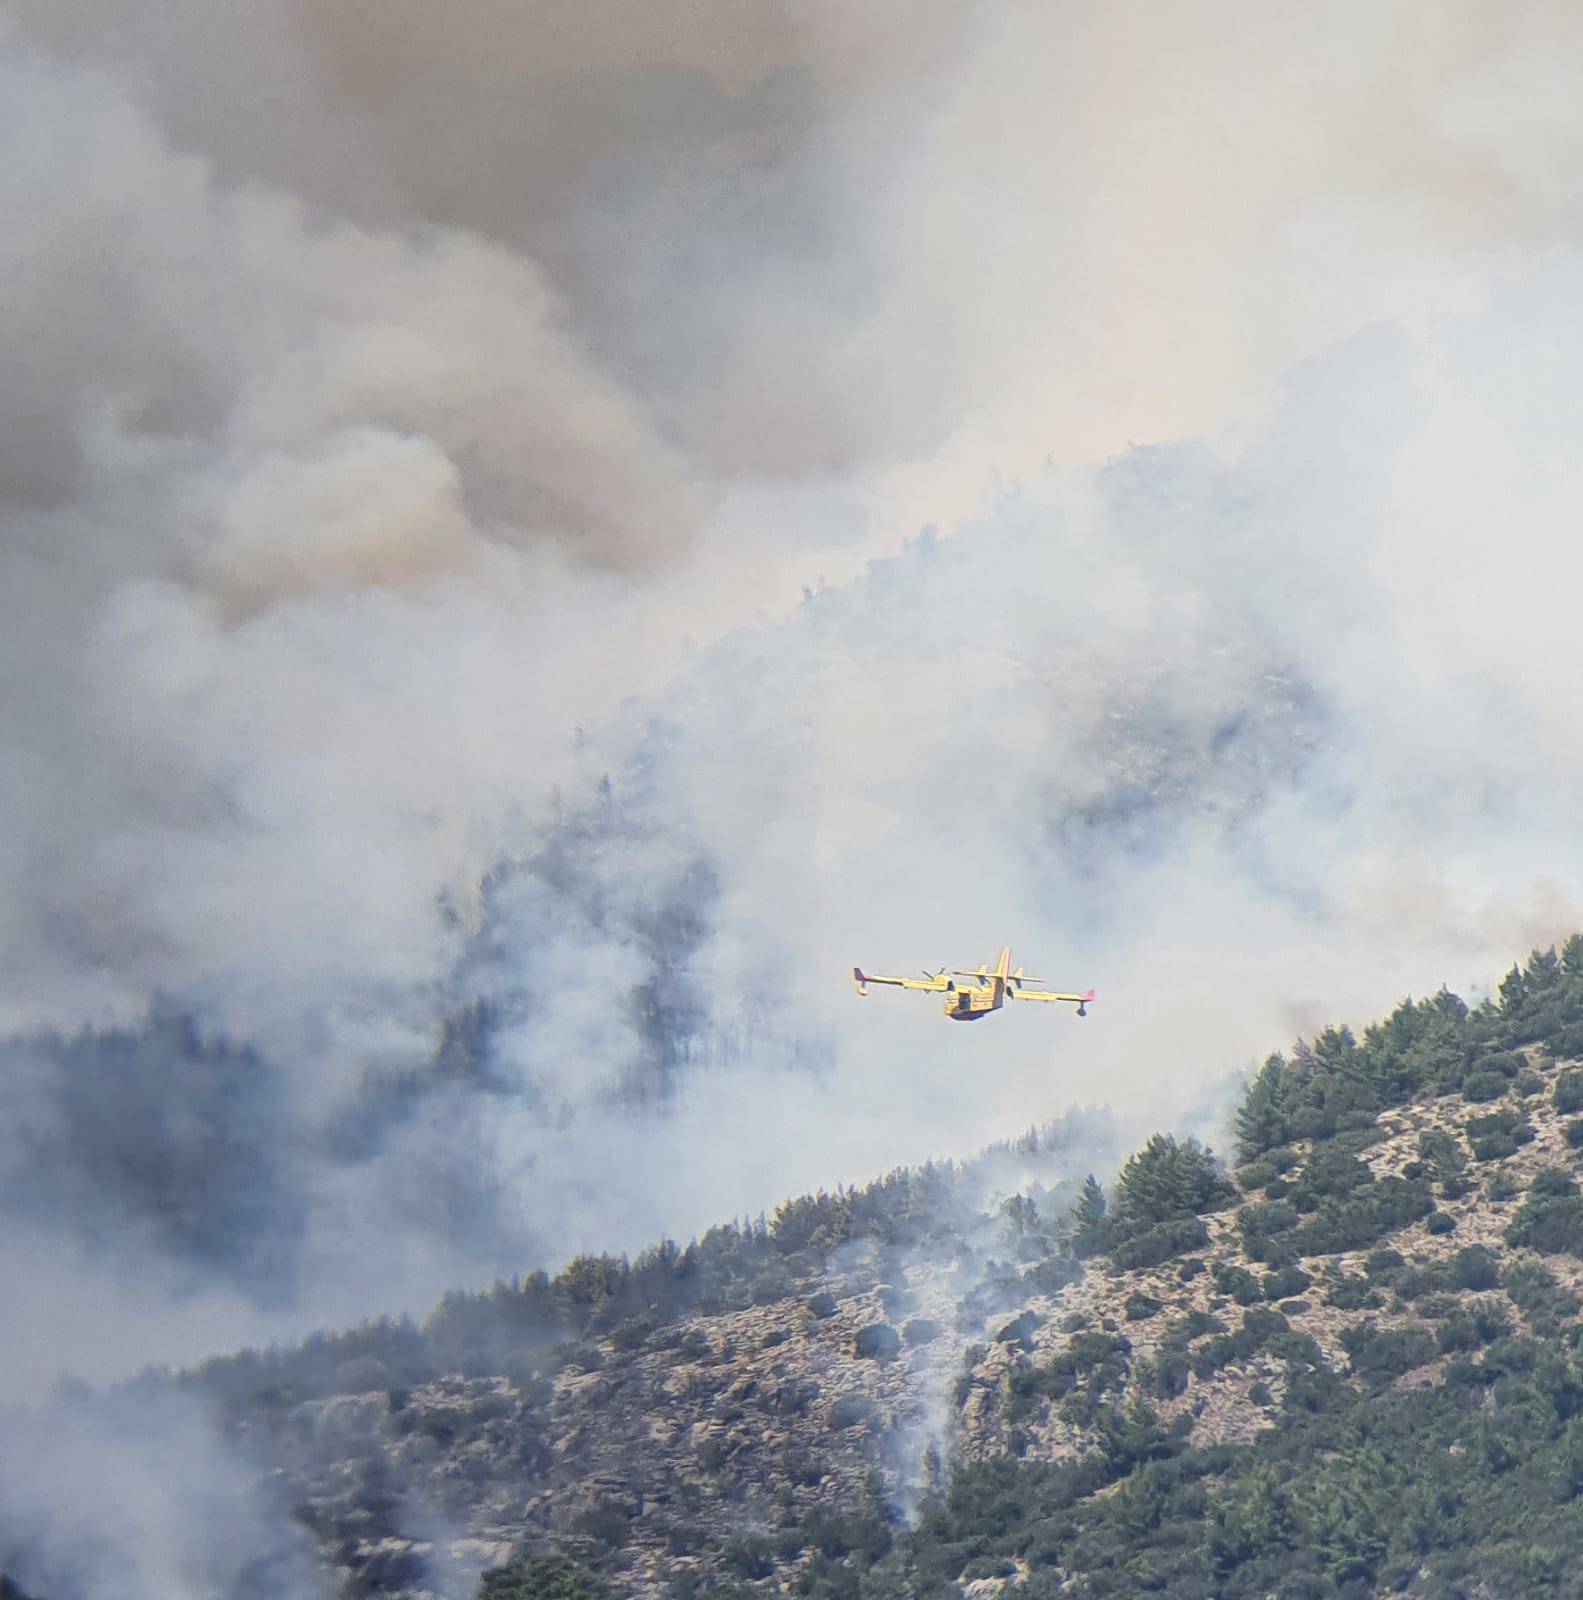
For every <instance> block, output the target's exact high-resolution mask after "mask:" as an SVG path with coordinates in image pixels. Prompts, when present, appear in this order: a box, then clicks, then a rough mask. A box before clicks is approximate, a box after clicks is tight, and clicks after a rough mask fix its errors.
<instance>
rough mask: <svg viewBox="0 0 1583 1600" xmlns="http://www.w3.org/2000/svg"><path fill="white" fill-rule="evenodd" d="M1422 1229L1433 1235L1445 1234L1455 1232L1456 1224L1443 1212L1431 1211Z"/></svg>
mask: <svg viewBox="0 0 1583 1600" xmlns="http://www.w3.org/2000/svg"><path fill="white" fill-rule="evenodd" d="M1424 1227H1425V1229H1426V1230H1427V1231H1428V1232H1430V1233H1433V1234H1447V1233H1452V1232H1454V1231H1455V1229H1456V1222H1455V1221H1454V1220H1453V1219H1452V1218H1451V1217H1449V1216H1447V1215H1446V1213H1445V1212H1444V1211H1431V1212H1430V1213H1429V1217H1428V1220H1427V1221H1426V1222H1425V1223H1424Z"/></svg>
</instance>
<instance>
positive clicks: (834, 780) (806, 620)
mask: <svg viewBox="0 0 1583 1600" xmlns="http://www.w3.org/2000/svg"><path fill="white" fill-rule="evenodd" d="M7 9H8V17H9V20H8V21H7V22H6V24H5V25H4V26H3V27H0V122H3V128H0V132H3V134H4V138H3V147H4V148H5V149H6V151H7V152H8V158H7V161H6V162H5V164H4V169H3V171H0V220H3V223H4V226H3V227H0V241H3V242H0V277H3V282H4V284H5V293H4V295H3V296H0V342H3V347H4V349H5V350H6V354H7V359H6V362H5V365H4V371H3V374H0V530H3V537H0V607H3V624H4V626H3V627H0V660H3V663H4V672H5V679H6V682H7V684H8V686H10V689H11V692H10V693H8V694H7V695H5V696H4V697H0V745H3V749H4V757H5V759H4V761H3V763H0V794H3V803H4V811H5V815H6V817H7V821H8V825H7V827H6V829H5V830H4V832H3V834H0V973H3V974H4V976H3V978H0V1026H3V1029H4V1032H5V1033H6V1034H7V1035H8V1036H9V1038H10V1042H9V1043H7V1044H6V1045H5V1046H4V1047H3V1059H4V1065H5V1072H4V1077H3V1081H0V1108H3V1111H4V1117H3V1119H0V1123H3V1127H4V1132H3V1133H0V1197H3V1203H4V1214H5V1218H6V1222H5V1225H4V1227H3V1228H0V1260H3V1261H4V1262H5V1263H6V1266H7V1275H8V1278H9V1280H10V1281H11V1282H12V1283H14V1284H16V1285H17V1286H18V1291H19V1292H18V1295H17V1303H18V1305H19V1306H20V1308H21V1309H20V1310H19V1311H18V1313H17V1315H16V1316H15V1318H14V1319H13V1320H12V1321H11V1323H10V1325H9V1326H10V1331H9V1332H8V1334H7V1335H6V1339H7V1347H6V1348H4V1349H3V1352H0V1353H3V1355H4V1360H3V1362H0V1365H3V1366H4V1368H5V1370H6V1372H7V1374H8V1380H7V1381H8V1383H9V1384H10V1385H11V1386H12V1388H13V1390H14V1392H17V1393H28V1394H34V1393H38V1392H40V1390H41V1389H42V1388H43V1387H44V1386H46V1385H47V1384H48V1383H49V1382H50V1381H51V1380H52V1379H53V1377H54V1375H55V1373H56V1371H57V1370H58V1369H59V1368H60V1367H62V1366H65V1367H68V1368H70V1369H72V1370H75V1371H80V1372H82V1373H84V1374H85V1375H87V1376H89V1377H91V1378H98V1377H106V1376H114V1375H117V1374H119V1373H121V1372H124V1371H125V1370H127V1369H128V1368H129V1367H131V1366H135V1365H137V1364H139V1363H141V1362H144V1361H149V1360H156V1359H167V1358H168V1359H173V1360H177V1359H185V1358H188V1357H192V1356H196V1355H198V1354H201V1353H203V1352H206V1351H209V1350H213V1349H216V1348H223V1347H226V1346H228V1345H231V1344H234V1343H236V1342H238V1341H240V1340H244V1339H260V1338H268V1337H271V1336H283V1335H285V1334H287V1333H290V1332H293V1331H298V1330H301V1329H303V1328H305V1327H309V1326H313V1325H316V1324H320V1323H326V1322H340V1321H346V1320H352V1319H355V1318H357V1317H359V1316H361V1315H364V1314H367V1313H369V1312H372V1311H376V1310H384V1309H399V1308H404V1307H411V1308H416V1309H422V1307H423V1306H425V1305H426V1304H427V1303H429V1302H430V1301H432V1299H433V1298H434V1296H435V1295H437V1294H438V1292H439V1291H440V1290H441V1289H443V1288H444V1287H446V1286H448V1285H450V1284H452V1283H457V1282H477V1281H481V1280H483V1279H485V1278H488V1277H490V1276H492V1275H493V1274H496V1273H500V1272H504V1273H508V1274H509V1273H510V1272H512V1271H514V1270H520V1269H522V1268H524V1267H528V1266H531V1265H534V1264H536V1263H537V1262H538V1261H540V1260H547V1261H552V1260H555V1259H557V1258H560V1257H562V1256H564V1255H566V1254H568V1253H569V1252H571V1251H573V1250H576V1249H579V1248H606V1247H609V1248H621V1247H635V1246H637V1245H640V1244H641V1243H643V1242H644V1241H646V1240H647V1239H649V1238H651V1237H652V1236H654V1235H656V1234H658V1233H660V1232H662V1231H667V1230H668V1231H671V1232H673V1233H683V1234H685V1233H687V1232H689V1231H690V1230H692V1229H694V1228H697V1227H699V1226H702V1225H703V1224H705V1223H707V1222H708V1221H710V1220H713V1219H715V1218H717V1217H718V1216H721V1215H724V1214H730V1213H733V1212H736V1211H740V1210H746V1209H756V1208H758V1207H760V1206H764V1205H768V1204H772V1203H773V1202H774V1200H775V1199H776V1198H777V1197H778V1196H779V1195H781V1194H782V1193H784V1192H787V1191H790V1190H793V1189H797V1188H802V1187H806V1186H809V1185H813V1184H818V1183H831V1182H835V1181H838V1180H842V1179H856V1178H861V1177H864V1176H867V1175H869V1174H871V1173H872V1172H874V1171H876V1170H879V1169H883V1168H885V1167H887V1166H890V1165H893V1164H895V1163H897V1162H901V1161H910V1160H915V1159H922V1158H924V1157H927V1156H930V1155H935V1154H941V1153H961V1152H965V1151H967V1150H970V1149H972V1148H974V1147H975V1146H976V1145H978V1144H981V1143H983V1142H985V1141H986V1140H989V1139H992V1138H994V1137H997V1136H1000V1135H1003V1134H1004V1133H1006V1132H1007V1131H1008V1130H1010V1129H1014V1128H1017V1127H1021V1126H1024V1125H1026V1124H1027V1123H1029V1122H1031V1121H1034V1120H1038V1119H1041V1118H1043V1117H1045V1116H1047V1115H1050V1114H1053V1113H1054V1112H1056V1111H1058V1110H1060V1109H1061V1108H1063V1107H1064V1106H1067V1105H1070V1104H1076V1103H1085V1102H1094V1101H1099V1100H1109V1101H1111V1102H1112V1103H1114V1104H1115V1105H1116V1106H1117V1107H1118V1109H1119V1110H1120V1111H1122V1112H1123V1113H1124V1114H1129V1115H1130V1114H1133V1113H1142V1112H1144V1111H1147V1113H1148V1114H1149V1115H1150V1116H1152V1117H1155V1118H1157V1119H1158V1120H1161V1121H1171V1120H1173V1119H1175V1120H1178V1121H1181V1120H1182V1119H1185V1118H1188V1117H1190V1116H1193V1115H1195V1114H1196V1113H1197V1108H1198V1107H1199V1106H1200V1105H1201V1103H1202V1100H1203V1097H1204V1095H1205V1092H1206V1085H1208V1084H1209V1083H1211V1082H1214V1081H1218V1080H1219V1078H1220V1076H1221V1075H1223V1074H1224V1073H1226V1072H1227V1071H1230V1070H1233V1069H1235V1068H1236V1067H1238V1066H1239V1065H1242V1064H1244V1063H1245V1062H1246V1061H1248V1060H1249V1059H1252V1058H1254V1057H1256V1056H1258V1055H1260V1054H1262V1053H1263V1052H1264V1051H1265V1050H1267V1049H1269V1048H1271V1047H1273V1046H1274V1045H1276V1044H1279V1043H1281V1042H1283V1041H1284V1040H1286V1039H1288V1038H1290V1037H1291V1036H1292V1035H1293V1034H1295V1033H1297V1032H1306V1031H1311V1030H1312V1029H1314V1028H1315V1027H1317V1026H1319V1025H1322V1024H1323V1023H1324V1022H1326V1021H1329V1020H1332V1019H1334V1018H1336V1017H1338V1016H1350V1017H1354V1018H1360V1019H1361V1018H1367V1017H1368V1016H1369V1015H1371V1014H1372V1013H1374V1012H1375V1011H1377V1010H1378V1009H1380V1008H1382V1007H1384V1006H1387V1005H1389V1004H1390V1003H1392V1002H1393V1001H1394V1000H1395V999H1397V998H1399V996H1400V995H1401V994H1402V993H1403V992H1405V991H1407V990H1415V991H1422V990H1424V989H1427V988H1432V987H1434V986H1435V985H1437V984H1439V983H1440V982H1442V981H1446V982H1449V983H1451V984H1452V985H1453V986H1455V987H1460V988H1462V989H1463V991H1464V992H1467V986H1468V985H1469V984H1470V983H1471V982H1474V981H1479V980H1484V979H1488V978H1489V977H1491V976H1493V975H1494V974H1495V973H1496V972H1498V970H1499V969H1500V968H1501V967H1502V966H1503V965H1504V964H1505V963H1506V962H1508V961H1509V960H1510V959H1511V958H1512V957H1513V956H1514V955H1517V954H1519V953H1521V952H1523V951H1525V950H1526V949H1527V948H1528V947H1529V946H1530V945H1532V944H1533V943H1536V942H1548V941H1549V940H1550V939H1551V938H1553V937H1555V936H1556V935H1557V934H1558V933H1562V932H1564V931H1567V930H1568V929H1569V928H1571V927H1573V926H1576V925H1578V924H1579V922H1580V921H1583V916H1580V911H1579V899H1580V888H1583V876H1580V866H1583V864H1580V862H1579V860H1578V847H1577V844H1576V838H1575V828H1574V827H1573V825H1572V821H1571V806H1572V797H1573V796H1574V795H1575V792H1576V775H1577V772H1578V770H1579V761H1580V757H1583V724H1580V722H1579V719H1578V716H1577V712H1576V707H1575V703H1574V702H1575V697H1574V696H1572V695H1571V694H1570V693H1569V692H1568V686H1569V685H1570V684H1571V683H1572V682H1573V681H1575V679H1576V677H1577V675H1578V671H1579V667H1580V665H1583V664H1580V663H1579V661H1578V660H1577V655H1578V645H1577V643H1576V639H1577V630H1576V628H1575V626H1574V621H1573V618H1572V616H1571V611H1572V609H1573V605H1572V599H1571V595H1572V593H1573V591H1574V589H1575V587H1576V585H1575V582H1573V581H1572V580H1573V579H1574V577H1575V574H1576V564H1577V560H1578V557H1577V555H1576V540H1575V538H1574V531H1573V520H1574V508H1575V506H1576V504H1577V501H1578V489H1579V487H1580V485H1579V483H1578V472H1579V469H1578V467H1577V464H1576V460H1575V449H1574V445H1573V440H1572V437H1571V429H1570V428H1569V426H1568V419H1570V418H1571V417H1572V416H1574V415H1575V414H1576V411H1577V403H1578V398H1579V396H1578V393H1577V389H1578V378H1577V374H1578V372H1579V371H1583V360H1580V357H1583V349H1580V348H1579V347H1580V343H1583V328H1580V326H1579V323H1578V319H1577V316H1576V311H1575V307H1576V305H1577V303H1578V290H1579V287H1580V277H1583V258H1580V256H1579V253H1578V250H1577V240H1576V225H1577V217H1576V208H1575V202H1574V200H1573V195H1574V193H1575V190H1576V183H1575V175H1576V172H1577V169H1578V165H1579V156H1580V151H1579V143H1580V140H1583V118H1579V116H1578V114H1577V111H1576V107H1575V96H1573V95H1572V94H1571V93H1570V84H1571V83H1572V82H1574V81H1575V76H1576V72H1575V68H1576V65H1577V58H1578V56H1579V53H1580V51H1583V27H1580V25H1579V23H1578V19H1577V17H1576V16H1575V14H1573V12H1572V11H1571V10H1570V9H1569V8H1564V7H1559V6H1557V7H1550V6H1539V7H1529V8H1527V9H1526V10H1525V11H1524V12H1523V14H1522V15H1521V16H1520V17H1508V16H1496V15H1495V14H1493V13H1490V12H1488V11H1487V10H1486V9H1485V8H1482V7H1474V6H1467V7H1461V6H1449V7H1448V6H1445V5H1435V6H1427V5H1425V6H1418V5H1400V6H1395V7H1387V8H1385V9H1383V10H1382V9H1381V8H1379V7H1368V8H1363V7H1349V6H1344V7H1340V8H1330V9H1328V10H1326V11H1324V12H1323V13H1321V14H1316V15H1315V16H1314V17H1312V18H1295V17H1292V16H1290V15H1287V14H1283V13H1279V12H1276V11H1272V10H1271V9H1270V8H1268V7H1244V6H1239V5H1217V6H1212V7H1211V6H1196V5H1189V6H1186V7H1177V8H1173V9H1172V10H1171V12H1170V14H1169V15H1168V16H1166V15H1164V14H1162V13H1161V12H1160V9H1159V8H1158V7H1133V6H1126V5H1123V6H1113V5H1112V6H1103V7H1100V6H1082V5H1079V6H1069V7H1063V8H1061V9H1060V10H1059V11H1058V12H1040V13H1034V12H1030V11H1027V10H1026V9H1023V8H1016V7H1010V6H994V5H984V6H961V5H942V6H938V7H926V8H924V9H923V10H921V11H920V10H919V9H918V8H916V7H911V6H910V7H906V8H892V7H889V6H865V7H863V8H861V11H860V12H854V11H853V8H850V7H834V6H832V7H828V8H815V9H812V10H810V9H808V8H806V7H775V6H770V7H765V6H752V7H748V6H742V7H737V6H735V5H732V4H726V3H722V4H718V5H699V6H691V5H688V6H681V7H676V8H668V9H667V10H666V11H665V12H663V13H661V12H656V11H655V10H654V9H653V8H651V7H642V6H635V5H633V6H629V5H619V4H614V3H612V4H609V5H601V6H596V7H593V8H588V7H583V8H579V9H578V10H577V11H576V12H575V13H571V12H567V11H566V10H564V8H561V7H558V6H529V7H527V8H522V7H502V6H498V5H495V4H493V3H492V0H466V3H464V4H460V5H453V6H450V7H447V8H445V11H444V13H443V21H442V20H440V18H441V13H439V12H436V11H435V10H434V9H433V8H432V7H422V6H417V5H412V6H408V5H405V4H401V5H391V4H381V5H379V6H373V5H343V6H336V7H328V6H322V5H317V4H312V3H309V0H299V3H296V4H289V3H286V0H279V3H275V4H270V5H241V4H234V5H233V4H223V5H216V4H205V5H201V6H200V5H197V4H194V3H192V0H164V3H162V4H160V5H158V6H155V7H150V6H147V5H139V6H132V5H121V4H119V3H115V4H109V5H104V4H96V5H93V6H89V5H87V4H86V3H82V4H79V3H77V0H51V3H49V4H43V3H35V0H21V3H16V0H13V3H12V4H11V5H10V6H9V7H8V8H7ZM924 523H933V524H936V525H937V530H936V529H930V530H927V531H925V532H922V533H920V531H919V530H920V527H921V526H922V525H923V524H924ZM805 585H806V586H807V588H808V590H809V594H808V597H807V598H806V599H805V600H804V601H802V602H801V603H800V604H799V603H798V602H797V596H798V594H799V592H800V591H801V589H802V588H803V586H805ZM1007 940H1010V941H1012V942H1013V943H1014V944H1015V945H1016V946H1017V954H1018V956H1019V958H1020V959H1023V960H1025V961H1026V962H1027V963H1028V964H1029V965H1030V967H1032V968H1033V970H1036V971H1038V972H1039V973H1040V975H1041V976H1044V977H1046V978H1048V979H1050V980H1052V981H1055V982H1058V983H1061V984H1066V983H1069V982H1070V983H1074V984H1081V985H1084V986H1086V985H1087V984H1089V983H1094V984H1096V985H1097V986H1098V987H1099V988H1100V991H1101V996H1102V999H1101V1004H1100V1006H1098V1007H1096V1009H1095V1014H1094V1016H1093V1018H1092V1019H1091V1020H1090V1021H1088V1022H1086V1023H1083V1024H1076V1023H1074V1022H1073V1021H1072V1020H1071V1019H1070V1018H1069V1017H1067V1016H1065V1015H1060V1016H1055V1017H1051V1016H1047V1015H1044V1014H1043V1013H1042V1011H1040V1014H1038V1015H1034V1016H1029V1015H1026V1014H1025V1013H1023V1012H1011V1013H1009V1014H1007V1015H1005V1016H1003V1017H1000V1018H997V1019H994V1020H993V1021H991V1022H989V1023H986V1024H984V1025H983V1026H981V1027H979V1028H976V1029H958V1028H952V1029H947V1028H946V1027H945V1026H944V1024H943V1022H942V1021H941V1019H940V1018H939V1017H938V1015H937V1014H936V1012H935V1010H934V1009H933V1007H932V1004H931V1003H930V1002H928V1001H922V1000H919V1001H915V1002H914V1003H913V1004H911V1005H909V1004H908V1003H907V1001H906V1000H905V999H902V998H900V997H897V996H893V995H892V996H886V995H875V996H873V997H872V998H870V999H869V1000H868V1001H867V1002H865V1003H864V1004H863V1005H862V1006H859V1005H858V1004H857V1003H856V1002H855V1001H854V1000H853V999H852V997H851V994H850V991H849V990H847V989H846V988H845V987H844V974H845V972H846V970H847V969H848V968H849V967H850V965H851V964H852V962H853V961H862V962H863V963H864V964H866V965H871V966H873V967H875V968H877V969H880V970H891V969H896V968H901V969H906V968H909V967H912V966H921V965H923V964H925V963H928V964H929V965H931V966H932V965H938V964H939V963H941V962H945V963H949V964H953V965H954V964H957V963H964V964H975V963H976V962H977V961H979V960H981V959H983V958H984V957H986V956H988V955H990V954H992V952H993V950H994V949H995V948H996V947H997V946H998V945H999V944H1001V943H1003V942H1005V941H1007ZM1025 1009H1026V1011H1034V1010H1038V1009H1039V1008H1032V1007H1029V1008H1025ZM84 1029H87V1030H90V1031H88V1032H86V1033H85V1032H83V1031H82V1030H84ZM247 1052H251V1054H247Z"/></svg>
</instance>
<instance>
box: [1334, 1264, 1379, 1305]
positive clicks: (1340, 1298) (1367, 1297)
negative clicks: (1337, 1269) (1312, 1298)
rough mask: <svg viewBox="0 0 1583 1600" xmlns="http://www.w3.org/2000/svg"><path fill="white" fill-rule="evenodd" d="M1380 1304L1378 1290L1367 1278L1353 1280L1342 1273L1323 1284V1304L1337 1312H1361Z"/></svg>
mask: <svg viewBox="0 0 1583 1600" xmlns="http://www.w3.org/2000/svg"><path fill="white" fill-rule="evenodd" d="M1382 1303H1383V1302H1382V1301H1381V1299H1380V1292H1379V1290H1378V1289H1376V1288H1374V1287H1373V1285H1372V1284H1370V1282H1369V1280H1368V1279H1367V1278H1362V1277H1357V1278H1355V1277H1352V1276H1350V1275H1349V1274H1347V1273H1344V1272H1343V1273H1338V1274H1337V1275H1336V1276H1335V1277H1334V1278H1331V1279H1329V1280H1327V1282H1326V1284H1325V1304H1326V1305H1331V1306H1334V1307H1335V1308H1336V1309H1337V1310H1338V1311H1362V1310H1364V1309H1366V1308H1368V1307H1373V1306H1378V1305H1380V1304H1382Z"/></svg>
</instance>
